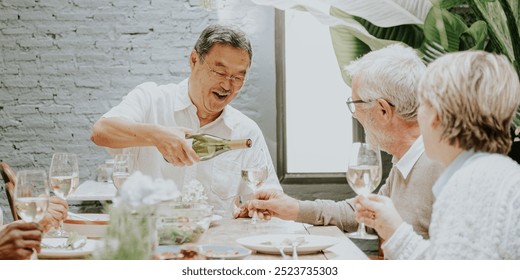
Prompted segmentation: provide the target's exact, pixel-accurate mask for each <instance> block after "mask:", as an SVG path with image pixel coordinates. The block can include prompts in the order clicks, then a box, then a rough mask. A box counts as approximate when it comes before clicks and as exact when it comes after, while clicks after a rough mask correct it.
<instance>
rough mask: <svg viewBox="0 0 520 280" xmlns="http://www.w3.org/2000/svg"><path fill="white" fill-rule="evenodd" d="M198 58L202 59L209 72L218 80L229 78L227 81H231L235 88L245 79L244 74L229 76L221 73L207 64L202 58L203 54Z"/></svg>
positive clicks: (239, 86)
mask: <svg viewBox="0 0 520 280" xmlns="http://www.w3.org/2000/svg"><path fill="white" fill-rule="evenodd" d="M200 59H201V60H202V63H204V64H206V66H207V67H208V69H209V72H210V73H211V74H213V76H214V77H215V78H216V79H217V80H220V81H223V80H229V82H231V85H232V86H233V87H235V88H241V87H242V86H243V85H244V82H245V81H246V77H245V76H234V75H231V76H229V75H227V74H226V73H223V72H220V71H217V70H215V69H213V68H211V66H209V64H208V63H207V62H206V60H205V59H204V57H203V56H200Z"/></svg>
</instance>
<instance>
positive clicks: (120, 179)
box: [112, 154, 134, 191]
mask: <svg viewBox="0 0 520 280" xmlns="http://www.w3.org/2000/svg"><path fill="white" fill-rule="evenodd" d="M133 171H134V155H133V154H118V155H116V156H115V158H114V168H113V170H112V182H113V183H114V186H115V187H116V189H117V190H118V191H119V190H120V189H121V186H122V185H123V183H124V182H125V181H126V179H127V178H128V177H130V175H131V174H132V173H133Z"/></svg>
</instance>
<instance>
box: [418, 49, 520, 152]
mask: <svg viewBox="0 0 520 280" xmlns="http://www.w3.org/2000/svg"><path fill="white" fill-rule="evenodd" d="M419 99H420V101H421V102H428V103H429V104H430V105H431V106H432V108H433V109H434V110H435V111H437V112H438V113H439V115H440V122H441V123H440V125H441V128H442V134H441V138H442V139H443V140H446V141H448V143H449V144H450V145H458V147H460V148H462V149H465V150H470V149H474V150H475V151H482V152H490V153H501V154H506V153H508V152H509V150H510V148H511V142H512V140H511V134H510V127H511V120H512V117H513V115H514V113H515V112H516V109H517V107H518V105H519V103H520V83H519V79H518V74H517V73H516V71H515V69H514V68H513V65H512V64H511V63H510V62H509V60H508V59H507V58H506V57H505V56H503V55H497V54H492V53H487V52H484V51H465V52H458V53H451V54H447V55H444V56H442V57H441V58H439V59H437V60H435V61H434V62H433V63H431V64H430V65H429V66H428V68H427V70H426V74H425V76H424V77H423V79H422V80H421V82H420V84H419Z"/></svg>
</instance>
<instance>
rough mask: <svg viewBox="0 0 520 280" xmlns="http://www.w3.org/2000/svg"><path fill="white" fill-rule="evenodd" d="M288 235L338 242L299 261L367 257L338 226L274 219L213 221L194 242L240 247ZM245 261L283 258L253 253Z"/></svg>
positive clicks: (300, 257) (302, 255)
mask: <svg viewBox="0 0 520 280" xmlns="http://www.w3.org/2000/svg"><path fill="white" fill-rule="evenodd" d="M277 234H279V235H287V236H291V235H294V236H302V235H303V236H310V237H334V238H336V239H337V241H338V242H337V243H336V244H334V245H332V246H331V247H329V248H326V249H323V250H319V251H315V252H310V253H306V254H299V256H298V259H300V260H366V259H368V257H367V255H366V254H365V253H364V252H363V251H361V250H360V249H359V248H358V247H357V246H356V245H355V244H354V243H353V242H352V241H351V240H350V239H349V238H348V237H346V236H345V234H344V233H343V231H341V230H340V229H339V228H338V227H336V226H313V225H310V224H306V223H300V222H295V221H286V220H281V219H278V218H272V219H271V220H269V221H260V222H258V223H256V224H251V219H247V218H240V219H233V218H231V217H229V218H222V219H220V220H217V221H214V222H212V224H211V226H210V227H209V228H208V230H207V231H206V232H204V233H203V234H202V236H201V237H200V238H199V239H198V240H197V241H196V242H195V243H196V244H199V245H204V244H209V245H219V246H231V247H235V246H241V244H239V243H238V242H237V240H240V239H243V238H247V237H252V236H262V235H277ZM288 255H289V256H290V253H289V254H288ZM244 259H246V260H277V259H283V257H282V256H281V254H279V253H278V252H276V253H263V252H257V251H255V250H252V253H251V254H250V255H248V256H246V257H245V258H244Z"/></svg>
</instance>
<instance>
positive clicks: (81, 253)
mask: <svg viewBox="0 0 520 280" xmlns="http://www.w3.org/2000/svg"><path fill="white" fill-rule="evenodd" d="M66 242H67V238H43V239H42V243H44V244H46V245H49V246H59V245H62V244H65V243H66ZM98 243H99V240H93V239H87V244H85V246H83V247H81V248H79V249H74V250H73V249H57V248H44V247H43V246H42V249H41V251H40V253H39V254H38V257H40V258H47V259H66V258H82V257H86V256H88V255H90V254H92V252H94V250H95V249H96V247H97V246H98Z"/></svg>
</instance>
